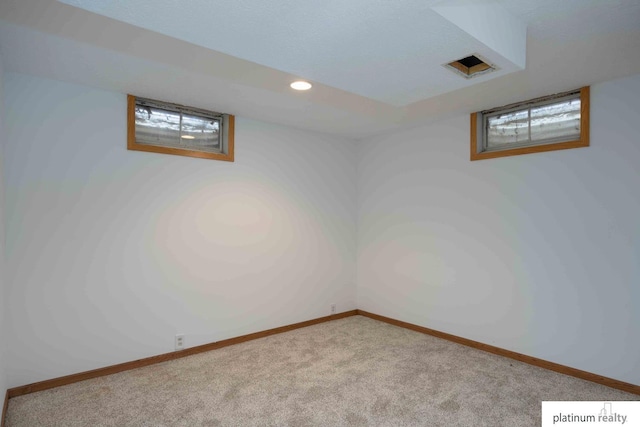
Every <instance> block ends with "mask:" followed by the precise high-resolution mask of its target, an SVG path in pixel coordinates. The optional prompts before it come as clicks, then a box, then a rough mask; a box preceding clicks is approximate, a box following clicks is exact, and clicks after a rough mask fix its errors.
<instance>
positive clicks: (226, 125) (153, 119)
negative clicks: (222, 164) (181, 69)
mask: <svg viewBox="0 0 640 427" xmlns="http://www.w3.org/2000/svg"><path fill="white" fill-rule="evenodd" d="M127 102H128V117H127V122H128V123H127V132H128V135H127V149H129V150H136V151H147V152H153V153H164V154H174V155H179V156H188V157H198V158H203V159H213V160H224V161H229V162H232V161H233V133H234V116H232V115H229V114H223V113H217V112H214V111H208V110H202V109H199V108H192V107H186V106H183V105H178V104H172V103H169V102H163V101H156V100H153V99H147V98H140V97H136V96H133V95H129V96H128V97H127Z"/></svg>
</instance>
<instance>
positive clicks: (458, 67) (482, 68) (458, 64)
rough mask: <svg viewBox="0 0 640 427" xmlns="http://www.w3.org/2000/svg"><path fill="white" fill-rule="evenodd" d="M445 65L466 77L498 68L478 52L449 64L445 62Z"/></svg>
mask: <svg viewBox="0 0 640 427" xmlns="http://www.w3.org/2000/svg"><path fill="white" fill-rule="evenodd" d="M445 67H447V68H448V69H450V70H452V71H454V72H455V73H456V74H459V75H461V76H463V77H464V78H466V79H470V78H471V77H477V76H480V75H482V74H486V73H490V72H492V71H495V70H496V67H495V66H494V65H490V64H488V63H487V62H485V61H484V60H483V59H481V57H480V55H476V54H474V55H469V56H467V57H465V58H462V59H458V60H457V61H453V62H449V63H448V64H445Z"/></svg>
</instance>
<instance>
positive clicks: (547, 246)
mask: <svg viewBox="0 0 640 427" xmlns="http://www.w3.org/2000/svg"><path fill="white" fill-rule="evenodd" d="M591 95H592V97H591V101H592V103H591V147H587V148H580V149H574V150H565V151H556V152H549V153H539V154H532V155H525V156H517V157H507V158H501V159H493V160H483V161H476V162H471V161H469V117H468V116H466V115H465V116H458V117H454V118H451V119H449V120H445V121H442V122H440V123H438V124H434V125H430V126H427V127H422V128H419V129H412V130H405V131H404V132H401V133H397V134H394V135H390V136H386V137H381V138H379V139H377V140H375V141H368V142H367V143H362V144H360V145H359V153H358V197H359V200H358V211H359V213H358V308H360V309H363V310H367V311H371V312H374V313H378V314H382V315H386V316H390V317H393V318H396V319H400V320H404V321H407V322H411V323H415V324H418V325H422V326H426V327H429V328H433V329H437V330H440V331H444V332H448V333H451V334H455V335H459V336H462V337H466V338H470V339H473V340H477V341H480V342H484V343H487V344H492V345H495V346H498V347H502V348H506V349H509V350H513V351H517V352H521V353H524V354H527V355H531V356H535V357H539V358H542V359H546V360H550V361H553V362H557V363H561V364H564V365H568V366H571V367H574V368H579V369H583V370H586V371H589V372H594V373H597V374H601V375H604V376H607V377H611V378H616V379H619V380H622V381H627V382H631V383H633V384H640V357H638V355H640V340H639V339H638V337H639V336H640V310H639V309H638V304H639V303H640V221H639V220H638V218H640V216H639V215H640V191H639V190H638V189H640V144H639V143H638V141H639V139H638V123H640V106H639V104H638V99H640V75H636V76H633V77H630V78H626V79H621V80H616V81H610V82H606V83H602V84H596V85H594V86H593V87H592V91H591Z"/></svg>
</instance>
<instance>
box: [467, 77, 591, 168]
mask: <svg viewBox="0 0 640 427" xmlns="http://www.w3.org/2000/svg"><path fill="white" fill-rule="evenodd" d="M588 146H589V87H583V88H582V89H578V90H575V91H571V92H565V93H560V94H556V95H551V96H546V97H543V98H537V99H532V100H530V101H525V102H520V103H517V104H511V105H507V106H504V107H500V108H494V109H491V110H485V111H481V112H479V113H473V114H471V160H482V159H491V158H495V157H505V156H515V155H518V154H529V153H537V152H542V151H553V150H565V149H568V148H578V147H588Z"/></svg>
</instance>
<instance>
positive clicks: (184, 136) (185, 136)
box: [180, 135, 195, 139]
mask: <svg viewBox="0 0 640 427" xmlns="http://www.w3.org/2000/svg"><path fill="white" fill-rule="evenodd" d="M180 138H182V139H195V136H193V135H182V136H181V137H180Z"/></svg>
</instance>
